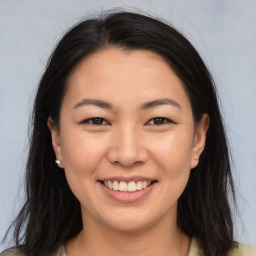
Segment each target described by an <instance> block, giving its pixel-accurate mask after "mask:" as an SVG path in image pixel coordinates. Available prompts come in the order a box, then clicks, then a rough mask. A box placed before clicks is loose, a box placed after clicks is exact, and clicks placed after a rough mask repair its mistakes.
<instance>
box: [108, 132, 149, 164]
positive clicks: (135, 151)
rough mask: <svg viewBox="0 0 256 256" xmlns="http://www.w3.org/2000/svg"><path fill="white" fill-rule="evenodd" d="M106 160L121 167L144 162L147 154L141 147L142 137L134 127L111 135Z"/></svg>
mask: <svg viewBox="0 0 256 256" xmlns="http://www.w3.org/2000/svg"><path fill="white" fill-rule="evenodd" d="M107 158H108V160H109V161H110V162H111V163H112V164H115V165H121V166H123V167H132V166H134V165H138V164H142V163H144V162H146V161H147V159H148V153H147V150H146V149H145V148H144V147H143V138H142V135H141V134H140V133H139V132H138V131H137V129H136V128H135V127H134V128H132V127H128V128H123V129H120V130H118V131H116V132H115V133H114V134H113V138H112V142H111V146H110V148H109V150H108V154H107Z"/></svg>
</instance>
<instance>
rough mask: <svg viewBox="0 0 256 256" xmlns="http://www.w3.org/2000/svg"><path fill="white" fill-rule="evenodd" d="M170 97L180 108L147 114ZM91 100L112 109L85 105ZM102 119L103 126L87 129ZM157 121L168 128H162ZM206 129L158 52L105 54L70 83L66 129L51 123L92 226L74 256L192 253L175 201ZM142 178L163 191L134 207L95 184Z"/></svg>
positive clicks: (71, 246) (72, 245)
mask: <svg viewBox="0 0 256 256" xmlns="http://www.w3.org/2000/svg"><path fill="white" fill-rule="evenodd" d="M163 98H168V99H171V100H173V101H175V102H176V103H177V104H178V105H179V106H176V105H170V104H162V105H158V106H154V107H152V108H147V109H141V106H142V105H143V104H144V103H146V102H150V101H153V100H158V99H163ZM84 99H99V100H104V101H106V102H108V103H110V104H111V105H112V106H113V109H105V108H102V107H99V106H95V105H91V104H89V105H87V104H86V105H85V104H81V102H82V101H83V100H84ZM95 117H100V118H103V119H104V120H101V122H100V124H98V125H97V124H94V123H92V120H90V121H89V122H88V121H87V122H84V121H85V120H88V119H90V118H95ZM157 117H163V118H167V119H168V120H170V121H168V120H165V119H161V121H163V120H164V122H162V123H160V124H157V123H156V119H154V118H157ZM208 123H209V118H208V116H207V115H206V114H205V115H204V116H203V118H202V120H201V121H200V122H199V123H198V124H196V125H195V123H194V120H193V115H192V110H191V104H190V101H189V98H188V95H187V94H186V92H185V90H184V87H183V85H182V82H181V81H180V79H179V78H178V77H177V76H176V74H175V73H174V72H173V70H172V69H171V68H170V67H169V66H168V64H167V63H166V62H165V61H164V60H163V59H162V57H160V56H158V55H157V54H155V53H153V52H150V51H147V50H131V51H127V50H126V51H124V50H121V49H117V48H108V49H104V50H100V51H99V52H97V53H94V54H92V55H90V56H89V57H87V58H85V59H84V60H83V61H82V62H81V63H80V64H79V65H78V66H77V67H76V69H75V71H74V73H73V74H72V77H71V79H70V81H69V84H68V88H67V92H66V94H65V96H64V98H63V102H62V106H61V112H60V124H59V126H58V127H59V128H57V127H56V126H53V124H52V121H51V119H50V118H49V121H48V125H49V128H50V130H51V133H52V143H53V148H54V150H55V154H56V159H60V160H61V161H62V164H61V165H59V166H60V167H61V168H64V171H65V174H66V177H67V180H68V183H69V186H70V188H71V190H72V191H73V193H74V195H75V196H76V197H77V198H78V200H79V201H80V203H81V211H82V218H83V225H84V227H85V228H84V229H83V230H82V231H81V233H80V234H79V235H78V236H77V237H75V238H74V239H72V240H71V241H69V242H68V243H67V244H66V252H67V255H68V256H72V255H141V256H144V255H147V256H150V255H187V254H188V251H189V243H190V239H189V238H188V237H187V236H186V235H185V234H183V233H182V232H181V231H180V230H179V228H178V227H177V221H176V219H177V202H178V199H179V197H180V195H181V194H182V192H183V190H184V188H185V186H186V184H187V182H188V178H189V175H190V171H191V169H193V168H194V167H196V165H197V164H198V161H199V160H198V159H199V157H200V154H201V153H202V151H203V148H204V145H205V139H206V132H207V128H208ZM192 171H193V170H192ZM138 175H139V176H143V177H149V178H153V179H154V180H157V183H156V184H155V186H154V188H153V189H152V191H151V192H150V193H149V194H148V195H146V196H145V197H144V198H142V199H141V200H139V201H137V202H132V203H123V202H118V201H115V200H113V199H112V198H110V197H108V196H107V195H106V194H105V192H104V191H103V190H102V188H101V186H100V185H99V182H98V180H103V179H104V178H106V177H112V176H122V177H131V176H138Z"/></svg>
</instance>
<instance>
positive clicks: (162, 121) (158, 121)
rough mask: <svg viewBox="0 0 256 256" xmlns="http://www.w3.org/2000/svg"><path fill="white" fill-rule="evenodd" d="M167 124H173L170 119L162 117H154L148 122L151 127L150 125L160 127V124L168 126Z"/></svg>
mask: <svg viewBox="0 0 256 256" xmlns="http://www.w3.org/2000/svg"><path fill="white" fill-rule="evenodd" d="M168 123H173V122H172V121H171V120H170V119H168V118H164V117H155V118H152V119H151V120H150V121H149V124H150V125H152V124H153V125H162V124H168Z"/></svg>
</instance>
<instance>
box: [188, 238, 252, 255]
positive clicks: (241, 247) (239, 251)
mask: <svg viewBox="0 0 256 256" xmlns="http://www.w3.org/2000/svg"><path fill="white" fill-rule="evenodd" d="M199 255H202V252H201V249H200V246H199V244H198V241H197V239H195V238H192V239H191V243H190V250H189V254H188V256H199ZM229 256H256V249H255V248H253V247H252V246H249V245H245V244H241V243H236V245H235V246H234V248H233V249H232V250H231V251H230V253H229Z"/></svg>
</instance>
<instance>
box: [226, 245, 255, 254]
mask: <svg viewBox="0 0 256 256" xmlns="http://www.w3.org/2000/svg"><path fill="white" fill-rule="evenodd" d="M230 256H256V248H254V247H252V246H249V245H246V244H241V243H237V246H236V247H235V248H234V249H233V250H232V251H231V252H230Z"/></svg>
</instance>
